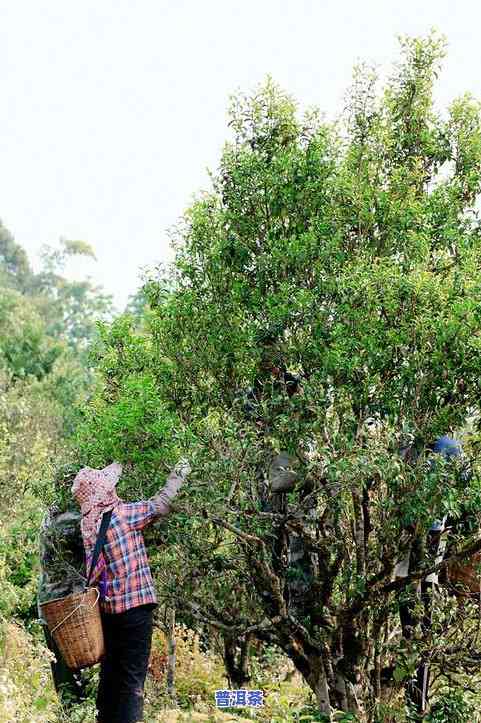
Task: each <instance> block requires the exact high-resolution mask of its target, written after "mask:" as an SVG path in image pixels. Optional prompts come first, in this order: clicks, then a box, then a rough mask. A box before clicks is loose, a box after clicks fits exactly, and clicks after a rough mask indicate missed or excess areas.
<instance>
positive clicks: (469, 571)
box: [447, 552, 481, 596]
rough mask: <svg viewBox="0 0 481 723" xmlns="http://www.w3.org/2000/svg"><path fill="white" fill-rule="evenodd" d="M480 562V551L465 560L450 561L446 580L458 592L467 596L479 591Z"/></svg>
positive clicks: (480, 589)
mask: <svg viewBox="0 0 481 723" xmlns="http://www.w3.org/2000/svg"><path fill="white" fill-rule="evenodd" d="M480 563H481V552H477V553H476V554H475V555H473V556H472V557H471V558H470V559H469V560H467V561H456V562H451V563H450V564H449V565H448V570H447V578H448V581H449V583H450V584H451V585H453V586H455V587H456V590H457V592H458V593H459V594H461V595H468V596H469V595H479V594H480V593H481V575H480V573H479V566H480Z"/></svg>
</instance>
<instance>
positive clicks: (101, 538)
mask: <svg viewBox="0 0 481 723" xmlns="http://www.w3.org/2000/svg"><path fill="white" fill-rule="evenodd" d="M111 517H112V510H109V511H108V512H104V514H103V515H102V522H101V523H100V530H99V534H98V535H97V541H96V543H95V547H94V552H93V555H92V562H91V563H90V571H89V574H88V577H87V587H88V586H89V584H90V578H91V577H92V573H93V571H94V570H95V566H96V564H97V562H98V559H99V555H100V551H101V550H102V548H103V546H104V544H105V538H106V536H107V529H108V526H109V525H110V519H111Z"/></svg>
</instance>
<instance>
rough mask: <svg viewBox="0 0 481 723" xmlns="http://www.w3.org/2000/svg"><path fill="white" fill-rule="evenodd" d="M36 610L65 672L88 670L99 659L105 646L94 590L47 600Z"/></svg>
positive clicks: (96, 592) (97, 593)
mask: <svg viewBox="0 0 481 723" xmlns="http://www.w3.org/2000/svg"><path fill="white" fill-rule="evenodd" d="M40 607H41V609H42V613H43V615H44V617H45V620H46V622H47V625H48V628H49V630H50V634H51V635H52V637H53V639H54V640H55V642H56V643H57V645H58V648H59V650H60V652H61V654H62V657H63V659H64V660H65V663H66V664H67V665H68V667H69V668H71V669H72V670H80V669H81V668H89V667H90V666H92V665H95V664H96V663H98V662H99V661H100V660H101V659H102V657H103V655H104V654H105V645H104V636H103V631H102V619H101V617H100V608H99V591H98V590H97V588H88V589H87V590H86V591H85V592H81V593H74V594H73V595H67V596H66V597H63V598H58V599H57V600H50V601H49V602H47V603H43V605H41V606H40Z"/></svg>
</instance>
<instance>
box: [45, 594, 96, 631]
mask: <svg viewBox="0 0 481 723" xmlns="http://www.w3.org/2000/svg"><path fill="white" fill-rule="evenodd" d="M91 590H95V591H96V593H97V599H96V600H95V602H94V603H93V605H92V606H91V607H92V608H94V607H95V606H96V605H97V603H98V601H99V597H100V590H99V589H98V588H96V587H95V588H91ZM85 607H88V605H87V604H86V603H84V602H81V603H79V604H78V605H77V607H76V608H74V609H73V610H72V611H71V612H69V614H68V615H67V616H66V617H65V618H64V619H63V620H61V621H60V622H59V623H57V625H56V626H55V627H54V628H53V630H51V631H50V635H53V634H54V632H55V631H56V630H57V629H58V628H59V627H60V626H61V625H63V624H64V623H66V622H67V620H68V619H69V618H71V617H72V615H73V614H74V613H76V612H77V610H80V608H85Z"/></svg>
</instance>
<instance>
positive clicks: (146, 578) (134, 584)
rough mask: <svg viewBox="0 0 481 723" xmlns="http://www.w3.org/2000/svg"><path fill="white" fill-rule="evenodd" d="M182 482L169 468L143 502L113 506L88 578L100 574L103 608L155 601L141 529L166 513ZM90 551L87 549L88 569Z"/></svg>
mask: <svg viewBox="0 0 481 723" xmlns="http://www.w3.org/2000/svg"><path fill="white" fill-rule="evenodd" d="M182 482H183V479H182V477H180V476H179V475H177V474H176V473H175V472H171V474H170V475H169V477H168V481H167V484H166V485H165V487H164V488H163V489H162V490H161V491H160V492H159V493H158V494H157V495H156V496H155V497H152V498H151V499H150V500H146V501H143V502H130V503H129V502H123V503H122V504H120V505H118V506H117V507H116V508H115V509H114V511H113V513H112V518H111V521H110V525H109V528H108V530H107V537H106V541H105V545H104V548H103V555H100V557H99V561H98V563H97V565H96V567H95V570H94V572H93V574H92V578H91V581H92V582H95V581H97V582H99V581H100V579H101V578H103V580H102V582H103V583H104V585H102V586H101V587H104V591H103V593H104V594H103V595H102V596H101V609H102V610H103V612H106V613H122V612H125V610H129V609H130V608H133V607H137V606H139V605H145V604H146V603H156V602H157V597H156V595H155V588H154V581H153V579H152V573H151V571H150V566H149V561H148V558H147V550H146V549H145V543H144V536H143V534H142V530H143V529H144V527H146V526H147V525H148V524H150V523H151V522H154V521H155V520H156V519H158V518H159V517H161V516H164V515H167V514H168V513H169V511H170V502H171V500H172V499H173V498H174V497H175V495H176V494H177V492H178V490H179V487H180V486H181V485H182ZM92 552H93V550H89V551H88V553H87V569H89V565H90V560H91V555H92Z"/></svg>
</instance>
